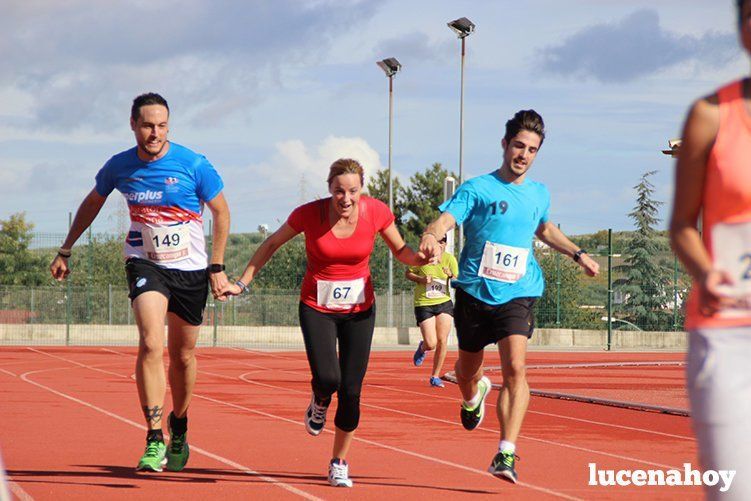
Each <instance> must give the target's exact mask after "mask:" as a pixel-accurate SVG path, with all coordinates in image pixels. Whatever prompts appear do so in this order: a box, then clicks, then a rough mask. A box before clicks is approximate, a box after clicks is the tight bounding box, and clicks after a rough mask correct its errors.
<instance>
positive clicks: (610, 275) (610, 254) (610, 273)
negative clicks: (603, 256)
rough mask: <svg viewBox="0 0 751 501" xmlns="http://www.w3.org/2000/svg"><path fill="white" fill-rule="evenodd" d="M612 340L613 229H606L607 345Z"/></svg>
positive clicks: (608, 347) (608, 346)
mask: <svg viewBox="0 0 751 501" xmlns="http://www.w3.org/2000/svg"><path fill="white" fill-rule="evenodd" d="M612 339H613V229H612V228H608V345H607V347H606V349H607V350H608V351H610V343H611V342H612Z"/></svg>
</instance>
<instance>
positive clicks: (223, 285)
mask: <svg viewBox="0 0 751 501" xmlns="http://www.w3.org/2000/svg"><path fill="white" fill-rule="evenodd" d="M209 284H210V285H211V294H212V295H213V296H214V299H216V300H217V301H221V302H225V301H226V300H227V295H226V293H225V292H226V289H227V287H229V286H231V285H232V284H230V282H229V280H228V279H227V275H226V274H225V273H224V272H223V271H220V272H219V273H210V274H209Z"/></svg>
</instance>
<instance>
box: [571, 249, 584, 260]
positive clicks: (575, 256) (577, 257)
mask: <svg viewBox="0 0 751 501" xmlns="http://www.w3.org/2000/svg"><path fill="white" fill-rule="evenodd" d="M582 254H587V251H585V250H584V249H579V250H578V251H576V252H574V262H575V263H578V262H579V259H581V257H582Z"/></svg>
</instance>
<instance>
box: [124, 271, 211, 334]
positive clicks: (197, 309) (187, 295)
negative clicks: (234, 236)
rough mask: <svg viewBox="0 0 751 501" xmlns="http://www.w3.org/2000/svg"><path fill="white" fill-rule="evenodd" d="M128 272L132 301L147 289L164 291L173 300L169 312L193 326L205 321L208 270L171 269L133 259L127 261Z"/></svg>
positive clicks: (169, 305)
mask: <svg viewBox="0 0 751 501" xmlns="http://www.w3.org/2000/svg"><path fill="white" fill-rule="evenodd" d="M125 274H126V276H127V277H128V288H129V289H130V293H129V294H128V297H129V298H130V300H131V302H132V301H133V300H134V299H135V298H137V297H138V296H139V295H141V294H143V293H144V292H148V291H157V292H161V293H162V294H163V295H164V296H166V297H167V299H169V303H168V306H167V311H171V312H172V313H174V314H175V315H177V316H178V317H180V318H182V319H183V320H185V321H186V322H188V323H189V324H192V325H201V323H202V322H203V310H204V308H205V307H206V298H207V297H208V295H209V275H208V271H206V270H196V271H183V270H171V269H169V268H163V267H161V266H157V265H155V264H154V263H152V262H151V261H147V260H145V259H139V258H130V259H128V260H127V261H126V262H125Z"/></svg>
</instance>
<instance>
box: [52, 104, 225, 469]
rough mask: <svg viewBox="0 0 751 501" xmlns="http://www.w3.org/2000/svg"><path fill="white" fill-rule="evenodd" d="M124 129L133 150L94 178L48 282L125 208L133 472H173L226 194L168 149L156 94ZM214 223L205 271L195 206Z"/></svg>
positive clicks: (165, 109) (192, 156)
mask: <svg viewBox="0 0 751 501" xmlns="http://www.w3.org/2000/svg"><path fill="white" fill-rule="evenodd" d="M130 126H131V129H132V130H133V133H134V135H135V138H136V146H135V147H134V148H131V149H129V150H127V151H123V152H122V153H119V154H117V155H115V156H113V157H112V158H111V159H110V160H109V161H108V162H107V163H106V164H105V165H104V167H102V168H101V170H100V171H99V172H98V173H97V175H96V186H95V187H94V189H93V190H91V192H90V193H89V194H88V195H87V196H86V198H85V199H84V201H83V202H82V203H81V206H80V207H79V209H78V212H77V213H76V217H75V219H74V220H73V224H72V226H71V228H70V230H69V231H68V236H67V237H66V239H65V242H64V243H63V245H62V247H60V249H59V251H58V253H57V256H56V257H55V259H54V261H53V262H52V264H51V265H50V271H51V272H52V276H53V277H54V278H55V279H57V280H60V281H61V280H63V279H64V278H65V277H67V276H68V274H69V273H70V268H69V266H68V258H70V256H71V248H72V247H73V245H74V244H75V242H76V240H78V238H79V237H80V236H81V234H82V233H83V232H84V231H85V230H86V228H88V227H89V226H90V225H91V223H92V222H93V221H94V219H95V218H96V216H97V214H98V213H99V210H100V209H101V208H102V205H104V202H105V201H106V200H107V197H108V196H109V194H110V193H111V192H112V191H113V190H114V189H117V190H118V191H120V192H121V193H122V194H123V196H124V197H125V200H126V202H127V204H128V209H129V212H130V220H131V224H130V230H129V231H128V235H127V237H126V239H125V246H124V252H123V254H124V257H125V260H126V261H125V270H126V274H127V277H128V285H129V287H130V294H129V297H130V299H131V304H132V306H133V311H134V314H135V318H136V324H137V326H138V333H139V342H138V357H137V360H136V386H137V388H138V396H139V399H140V402H141V408H142V410H143V414H144V417H145V419H146V426H147V429H148V431H147V435H146V451H145V453H144V455H143V456H142V457H141V459H140V461H139V462H138V466H137V467H136V470H139V471H141V470H148V471H162V467H163V466H164V465H165V464H166V466H167V469H169V470H172V471H180V470H182V469H183V468H184V467H185V464H186V463H187V461H188V456H189V448H188V443H187V430H188V416H187V412H188V406H189V404H190V399H191V396H192V392H193V386H194V385H195V380H196V359H195V346H196V340H197V339H198V333H199V328H200V325H201V323H202V322H203V310H204V307H205V306H206V298H207V296H208V286H209V283H210V284H211V290H212V293H213V294H214V297H215V298H216V299H218V300H220V301H221V300H225V299H226V298H225V297H224V296H223V294H222V293H221V291H222V289H223V288H224V287H225V286H226V285H227V284H228V282H227V276H226V275H225V273H224V264H223V263H224V249H225V245H226V242H227V235H228V233H229V217H230V216H229V208H228V207H227V202H226V201H225V199H224V195H223V194H222V189H223V187H224V184H223V183H222V180H221V178H220V177H219V174H217V172H216V170H214V167H213V166H212V165H211V164H210V163H209V162H208V160H206V158H205V157H204V156H202V155H198V154H196V153H194V152H192V151H191V150H189V149H187V148H185V147H183V146H180V145H178V144H176V143H172V142H170V141H168V139H167V134H168V132H169V106H168V105H167V101H166V100H165V99H164V98H163V97H162V96H160V95H159V94H153V93H149V94H143V95H140V96H138V97H136V98H135V100H134V101H133V106H132V108H131V119H130ZM204 204H205V205H207V206H208V207H209V210H210V211H211V213H212V215H213V219H214V228H213V229H214V231H213V242H212V244H213V245H212V250H211V260H210V263H211V265H209V266H207V264H208V262H207V254H206V244H205V242H204V227H203V218H202V212H203V206H204ZM165 319H166V321H167V325H168V348H169V350H168V351H169V357H170V364H169V383H170V388H171V391H172V404H173V408H172V412H171V413H170V416H169V431H170V445H169V447H167V446H165V444H164V436H163V432H162V415H163V411H164V394H165V390H166V385H165V381H164V362H163V360H162V358H163V352H164V324H165Z"/></svg>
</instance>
